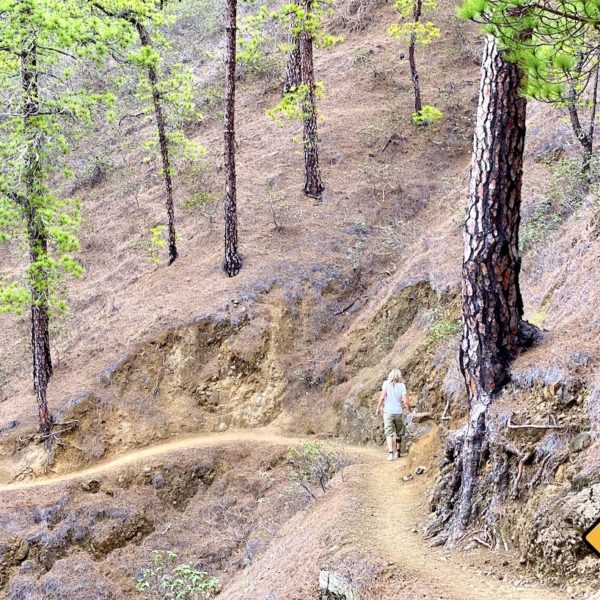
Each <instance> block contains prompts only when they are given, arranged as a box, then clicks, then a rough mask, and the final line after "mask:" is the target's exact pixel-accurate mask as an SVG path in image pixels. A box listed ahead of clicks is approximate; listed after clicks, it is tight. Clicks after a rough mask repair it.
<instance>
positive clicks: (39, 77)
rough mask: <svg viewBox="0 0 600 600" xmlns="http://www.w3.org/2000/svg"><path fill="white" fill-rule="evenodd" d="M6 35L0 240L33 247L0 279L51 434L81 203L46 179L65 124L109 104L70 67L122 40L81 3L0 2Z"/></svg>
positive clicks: (2, 301) (0, 82) (1, 302)
mask: <svg viewBox="0 0 600 600" xmlns="http://www.w3.org/2000/svg"><path fill="white" fill-rule="evenodd" d="M0 40H2V45H1V46H0V94H2V97H3V98H4V100H5V102H6V104H7V106H8V110H7V111H6V115H5V117H4V118H3V120H2V122H1V123H0V129H1V133H2V135H1V136H0V159H1V161H0V162H1V165H2V166H1V167H0V169H1V170H0V241H4V242H11V241H12V242H14V243H18V242H19V241H20V240H25V241H26V244H27V247H28V250H29V265H28V267H27V268H26V269H25V270H24V272H22V276H18V275H15V276H14V277H12V278H5V279H3V280H2V281H0V312H15V313H22V312H23V311H24V310H26V309H27V308H28V310H29V312H30V316H31V351H32V371H33V389H34V393H35V397H36V401H37V406H38V415H39V422H40V430H41V432H42V433H44V435H45V436H47V437H48V436H49V434H50V432H51V429H52V426H53V418H52V416H51V414H50V410H49V408H48V398H47V391H48V383H49V381H50V378H51V376H52V359H51V353H50V329H49V324H50V319H51V318H52V315H53V313H54V311H60V310H66V303H65V301H64V300H63V299H62V298H61V296H62V294H61V291H62V282H63V279H64V277H65V276H66V275H72V276H78V275H80V274H81V273H82V268H81V266H80V265H79V264H78V263H77V261H76V260H75V259H74V254H75V253H76V252H77V250H78V248H79V245H78V241H77V237H76V230H77V225H78V205H77V202H75V201H71V202H69V201H66V200H61V199H59V198H57V197H56V196H55V195H54V194H53V193H52V190H51V189H50V188H49V186H48V180H49V176H50V174H51V173H52V172H53V170H55V168H56V165H57V164H59V157H60V155H61V154H64V153H65V152H66V151H67V149H68V142H67V136H66V135H64V134H63V132H62V129H63V126H64V125H65V123H66V120H67V119H69V120H71V121H72V120H78V121H84V122H89V121H90V118H91V110H92V109H93V108H94V107H95V106H96V105H97V104H98V103H99V102H101V101H107V102H108V101H110V100H111V96H110V95H109V94H106V95H101V94H94V93H91V92H89V91H88V90H86V89H77V88H75V86H74V85H73V84H72V75H73V64H74V63H75V62H76V61H77V60H78V59H79V60H83V59H86V58H87V59H91V58H93V59H96V60H100V59H101V58H102V57H103V56H106V54H107V52H108V45H109V40H110V42H111V43H116V44H118V43H119V36H118V34H117V32H115V31H112V30H111V29H110V27H107V26H106V24H105V23H103V22H102V21H100V20H97V19H93V18H90V15H89V13H88V12H87V10H86V7H85V6H83V5H82V4H81V3H80V2H77V1H76V0H62V1H61V2H57V1H56V0H38V1H37V2H31V1H29V0H9V1H7V2H4V4H3V6H2V19H0ZM57 82H58V84H57Z"/></svg>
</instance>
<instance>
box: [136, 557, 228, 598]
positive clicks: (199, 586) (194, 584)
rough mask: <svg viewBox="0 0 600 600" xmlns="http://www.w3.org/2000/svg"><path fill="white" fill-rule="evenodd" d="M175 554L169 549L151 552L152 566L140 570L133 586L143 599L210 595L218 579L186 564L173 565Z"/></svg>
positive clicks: (216, 586) (206, 596)
mask: <svg viewBox="0 0 600 600" xmlns="http://www.w3.org/2000/svg"><path fill="white" fill-rule="evenodd" d="M176 560H177V554H176V553H175V552H171V551H169V550H155V551H154V552H152V566H150V567H147V568H145V569H142V570H141V571H140V573H139V575H138V577H137V579H136V584H135V589H136V590H137V591H138V592H139V593H140V594H142V595H144V596H145V597H146V598H152V599H155V598H156V599H160V600H187V599H190V600H191V599H192V598H199V599H207V598H212V597H213V596H214V595H215V594H216V593H217V592H218V591H219V589H220V587H221V584H220V581H219V580H218V579H217V578H216V577H212V576H210V575H208V574H207V573H205V572H204V571H199V570H198V569H194V568H193V567H191V566H190V565H187V564H176Z"/></svg>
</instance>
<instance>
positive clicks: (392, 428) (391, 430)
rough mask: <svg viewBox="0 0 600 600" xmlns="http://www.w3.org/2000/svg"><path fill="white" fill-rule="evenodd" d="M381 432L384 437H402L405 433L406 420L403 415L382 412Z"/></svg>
mask: <svg viewBox="0 0 600 600" xmlns="http://www.w3.org/2000/svg"><path fill="white" fill-rule="evenodd" d="M383 432H384V433H385V437H394V436H396V438H401V437H403V436H404V434H405V433H406V421H405V419H404V415H392V414H390V413H383Z"/></svg>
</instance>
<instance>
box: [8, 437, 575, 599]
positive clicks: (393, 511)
mask: <svg viewBox="0 0 600 600" xmlns="http://www.w3.org/2000/svg"><path fill="white" fill-rule="evenodd" d="M236 442H245V443H248V442H250V443H252V442H255V443H258V444H269V445H274V446H279V445H281V446H290V445H295V444H298V443H301V442H302V438H300V437H290V436H286V435H283V434H281V433H278V432H277V431H274V430H270V429H255V430H241V431H228V432H225V433H218V434H210V433H209V434H207V433H203V434H198V435H194V436H186V437H182V438H178V439H175V440H171V441H168V442H165V443H161V444H157V445H154V446H149V447H146V448H143V449H140V450H136V451H132V452H129V453H127V454H124V455H122V456H120V457H118V458H115V459H112V460H108V461H105V462H100V463H97V464H96V465H94V466H92V467H89V468H86V469H82V470H79V471H73V472H71V473H66V474H63V475H55V476H51V477H45V478H39V479H35V480H29V481H16V482H13V483H8V484H3V485H0V494H1V493H10V492H11V491H17V490H25V489H32V488H43V487H48V486H52V485H57V484H60V483H67V482H70V481H75V480H78V479H82V478H88V477H90V476H96V475H101V474H108V473H110V472H112V471H116V470H118V469H121V468H123V467H126V466H131V465H132V464H134V463H137V462H140V461H143V460H148V459H156V458H160V457H162V456H165V455H167V454H169V453H171V452H176V451H181V450H191V449H194V448H203V447H212V446H222V445H227V444H232V443H236ZM343 448H344V450H345V451H346V452H348V453H349V454H351V455H354V456H356V455H358V456H360V457H361V459H362V460H361V461H359V463H360V464H358V465H355V467H354V468H353V469H352V476H351V478H350V480H351V482H352V487H353V488H354V489H353V495H354V496H355V497H356V498H357V499H358V506H357V511H356V514H355V515H354V517H353V519H352V530H351V531H349V532H348V539H350V540H355V541H356V543H357V544H358V545H359V546H360V547H362V548H363V549H370V550H372V551H373V552H374V553H375V554H377V555H379V556H381V557H382V558H384V559H387V560H389V561H390V563H393V564H395V565H397V567H398V568H399V569H401V570H402V571H403V572H406V573H407V574H409V575H410V576H411V577H414V578H415V579H416V580H418V586H417V589H418V590H419V591H420V592H422V593H421V596H420V597H422V598H436V599H440V600H470V599H473V600H479V599H481V600H488V599H506V600H565V599H566V598H567V596H566V595H565V594H563V593H561V592H560V591H558V590H550V589H543V588H540V587H528V588H523V587H518V586H515V585H512V584H510V583H508V582H505V581H501V580H498V579H497V578H495V577H491V576H486V575H484V574H482V573H479V572H477V571H475V570H474V569H470V568H469V567H467V566H466V563H465V557H464V556H460V555H458V554H453V555H450V554H448V553H445V552H444V551H443V550H442V549H439V548H431V547H429V546H428V545H427V543H426V542H425V541H424V540H422V538H421V536H420V533H419V532H418V531H417V532H415V528H417V527H418V524H419V519H422V518H423V515H424V510H425V508H424V506H423V489H422V483H421V482H415V481H410V482H403V481H402V480H401V476H400V474H401V472H402V470H403V467H404V466H405V463H406V461H405V459H401V460H399V461H394V462H387V461H386V460H385V452H384V451H383V450H381V449H378V448H373V447H370V448H369V447H364V446H350V445H344V446H343ZM490 554H491V553H490ZM411 597H412V596H411Z"/></svg>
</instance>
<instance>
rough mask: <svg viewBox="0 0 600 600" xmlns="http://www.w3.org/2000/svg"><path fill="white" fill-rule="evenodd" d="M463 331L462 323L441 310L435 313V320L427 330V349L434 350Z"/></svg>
mask: <svg viewBox="0 0 600 600" xmlns="http://www.w3.org/2000/svg"><path fill="white" fill-rule="evenodd" d="M460 331H461V324H460V323H459V322H458V321H453V320H451V319H449V318H448V316H447V315H445V314H442V312H441V311H440V310H435V311H434V313H433V322H432V324H431V325H430V326H429V329H428V331H427V350H428V351H429V352H431V351H433V350H434V349H435V348H436V347H437V346H438V345H439V344H440V343H441V342H443V341H444V340H447V339H449V338H451V337H454V336H457V335H458V334H459V333H460Z"/></svg>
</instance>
